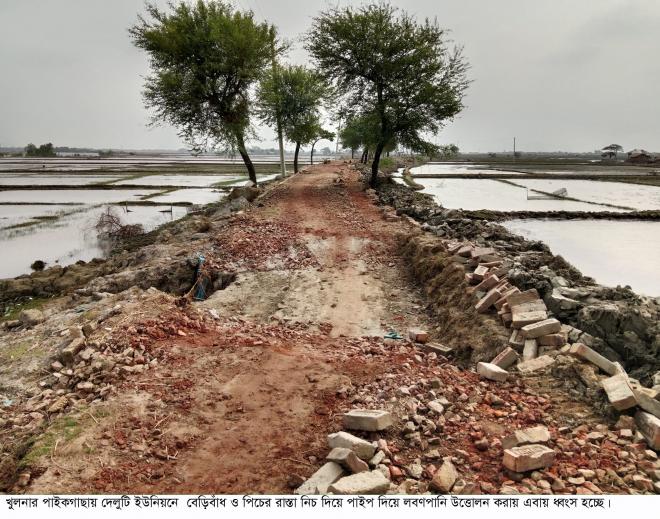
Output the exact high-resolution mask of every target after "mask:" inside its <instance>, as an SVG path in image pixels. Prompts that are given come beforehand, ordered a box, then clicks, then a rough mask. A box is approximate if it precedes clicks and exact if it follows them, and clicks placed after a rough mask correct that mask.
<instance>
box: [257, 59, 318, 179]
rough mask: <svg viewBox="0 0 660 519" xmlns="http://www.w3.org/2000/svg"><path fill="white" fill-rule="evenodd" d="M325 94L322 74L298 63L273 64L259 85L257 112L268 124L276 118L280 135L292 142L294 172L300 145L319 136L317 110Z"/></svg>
mask: <svg viewBox="0 0 660 519" xmlns="http://www.w3.org/2000/svg"><path fill="white" fill-rule="evenodd" d="M329 96H330V89H329V88H328V84H327V83H326V81H325V80H324V79H323V77H322V76H321V75H320V74H318V73H317V72H315V71H313V70H310V69H308V68H305V67H303V66H300V65H287V66H276V67H274V68H273V70H271V71H270V72H269V73H267V74H266V75H265V76H264V78H263V79H262V80H261V82H260V84H259V88H258V90H257V99H258V103H257V113H258V115H259V117H260V119H261V120H262V121H263V122H264V123H266V124H268V125H270V126H275V125H276V124H277V122H278V119H279V123H280V124H281V127H282V132H283V134H284V137H285V138H286V139H287V140H288V141H290V142H293V143H295V145H296V151H295V156H294V161H293V168H294V171H295V172H296V173H297V172H298V154H299V152H300V147H301V146H303V145H306V144H309V143H311V142H313V141H314V140H315V139H317V138H318V136H319V135H320V131H321V130H322V129H321V128H320V124H319V119H320V109H321V107H322V105H323V102H324V100H326V99H327V98H329ZM323 131H325V130H323Z"/></svg>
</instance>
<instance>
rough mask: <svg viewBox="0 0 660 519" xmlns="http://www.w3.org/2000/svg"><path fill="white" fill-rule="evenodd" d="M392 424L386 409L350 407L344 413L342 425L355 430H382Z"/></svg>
mask: <svg viewBox="0 0 660 519" xmlns="http://www.w3.org/2000/svg"><path fill="white" fill-rule="evenodd" d="M391 425H392V415H390V413H388V412H387V411H382V410H371V409H352V410H351V411H349V412H347V413H344V427H346V429H353V430H357V431H372V432H375V431H383V430H385V429H387V428H388V427H390V426H391Z"/></svg>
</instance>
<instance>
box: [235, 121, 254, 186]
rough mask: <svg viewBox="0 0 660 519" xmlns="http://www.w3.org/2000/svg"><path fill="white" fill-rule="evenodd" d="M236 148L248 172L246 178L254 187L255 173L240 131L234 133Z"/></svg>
mask: <svg viewBox="0 0 660 519" xmlns="http://www.w3.org/2000/svg"><path fill="white" fill-rule="evenodd" d="M236 146H237V148H238V153H240V154H241V158H242V159H243V162H244V163H245V167H246V168H247V170H248V177H250V181H252V183H253V184H254V185H255V186H256V185H257V172H256V171H255V169H254V164H252V160H250V156H249V155H248V152H247V149H245V140H244V139H243V131H242V130H239V131H237V132H236Z"/></svg>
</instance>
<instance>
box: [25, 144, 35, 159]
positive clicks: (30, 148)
mask: <svg viewBox="0 0 660 519" xmlns="http://www.w3.org/2000/svg"><path fill="white" fill-rule="evenodd" d="M25 156H26V157H36V156H37V147H36V146H35V145H34V144H32V143H30V144H28V145H27V146H26V147H25Z"/></svg>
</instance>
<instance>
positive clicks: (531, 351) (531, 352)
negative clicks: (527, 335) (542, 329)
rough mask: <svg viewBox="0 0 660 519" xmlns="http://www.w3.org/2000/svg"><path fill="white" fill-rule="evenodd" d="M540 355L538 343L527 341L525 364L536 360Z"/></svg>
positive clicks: (523, 356) (523, 355)
mask: <svg viewBox="0 0 660 519" xmlns="http://www.w3.org/2000/svg"><path fill="white" fill-rule="evenodd" d="M538 353H539V345H538V343H537V342H536V339H525V345H524V346H523V354H522V360H523V362H525V361H528V360H532V359H535V358H536V357H537V356H538Z"/></svg>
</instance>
